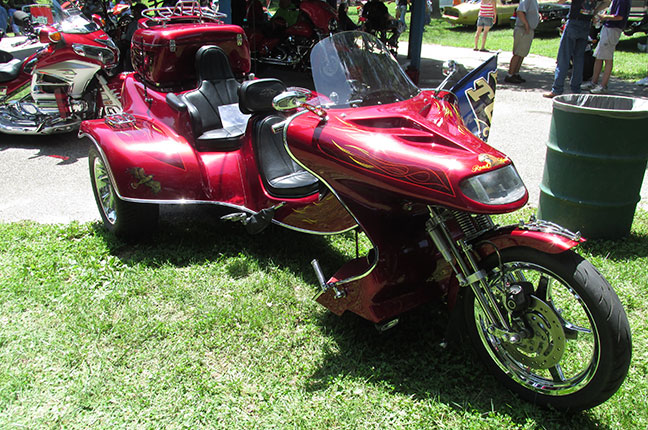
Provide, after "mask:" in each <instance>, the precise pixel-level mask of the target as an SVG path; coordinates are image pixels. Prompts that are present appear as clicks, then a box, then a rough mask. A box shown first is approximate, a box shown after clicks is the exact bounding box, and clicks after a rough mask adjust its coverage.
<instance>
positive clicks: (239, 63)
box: [131, 20, 251, 90]
mask: <svg viewBox="0 0 648 430" xmlns="http://www.w3.org/2000/svg"><path fill="white" fill-rule="evenodd" d="M171 43H173V45H174V46H173V47H171V45H170V44H171ZM204 45H218V46H220V47H221V48H222V49H223V50H224V51H225V53H226V54H227V55H228V57H229V61H230V65H231V67H232V71H233V72H234V74H235V75H237V76H238V77H242V76H244V75H246V74H247V73H249V71H250V66H251V64H250V48H249V45H248V40H247V37H246V36H245V32H244V31H243V29H242V28H241V27H239V26H236V25H226V24H222V23H213V22H206V23H187V24H173V25H168V26H166V27H163V26H160V25H154V24H153V23H152V22H151V21H149V22H148V23H147V21H146V20H140V28H139V29H138V30H137V31H136V32H135V34H134V35H133V41H132V50H131V58H132V60H133V67H134V68H135V70H136V71H137V72H138V73H139V74H140V76H141V77H142V78H143V79H145V80H146V81H147V83H149V84H150V85H153V86H155V87H158V88H165V89H167V90H168V89H169V88H172V89H175V90H182V89H189V88H193V87H194V86H195V83H196V70H195V67H194V59H195V55H196V51H197V50H198V48H200V47H201V46H204Z"/></svg>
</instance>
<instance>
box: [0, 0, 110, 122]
mask: <svg viewBox="0 0 648 430" xmlns="http://www.w3.org/2000/svg"><path fill="white" fill-rule="evenodd" d="M44 6H45V4H40V5H39V7H40V8H43V7H44ZM47 6H48V7H49V13H48V14H47V15H48V16H49V17H51V18H52V22H53V24H52V25H40V26H38V27H36V29H35V30H34V32H33V33H32V34H33V35H36V34H37V37H38V39H39V40H40V41H41V42H42V43H46V44H47V46H46V47H45V48H43V49H42V50H40V51H38V52H36V53H34V54H32V55H31V56H29V57H28V58H26V59H25V60H24V61H20V60H11V61H8V62H3V63H1V64H0V132H3V133H8V134H52V133H63V132H69V131H73V130H75V129H77V128H78V126H79V124H80V123H81V121H82V120H84V119H88V118H96V117H97V116H99V115H100V113H101V112H112V113H114V112H117V111H120V110H121V104H120V102H119V98H118V94H116V93H115V90H116V88H117V87H118V85H119V80H118V78H116V77H114V76H113V73H112V72H113V71H114V68H115V66H116V65H117V63H118V61H119V52H118V50H117V46H116V45H115V43H113V41H112V40H111V39H110V38H109V37H108V35H107V34H106V33H105V32H103V31H102V30H100V29H99V27H98V26H97V25H96V24H95V23H92V22H90V21H88V20H87V19H86V18H85V17H84V16H83V15H82V14H81V11H80V10H79V9H77V8H75V7H68V8H67V9H62V8H61V6H60V5H59V3H58V2H57V1H56V0H51V1H50V2H48V3H47ZM20 13H22V12H20ZM16 14H17V15H18V16H17V19H16V16H14V19H16V22H17V23H18V24H19V25H21V26H22V27H23V28H24V29H26V30H27V31H31V30H29V29H30V28H31V18H30V17H29V15H27V14H22V15H20V14H19V12H16ZM3 58H8V57H6V56H3ZM109 80H111V82H112V83H113V85H112V86H113V88H111V87H110V85H109ZM115 80H116V81H117V84H115Z"/></svg>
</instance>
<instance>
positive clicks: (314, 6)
mask: <svg viewBox="0 0 648 430" xmlns="http://www.w3.org/2000/svg"><path fill="white" fill-rule="evenodd" d="M298 4H299V6H298V8H299V18H298V20H297V23H295V24H294V25H292V26H290V27H288V28H286V29H285V30H283V31H279V32H278V31H277V30H276V29H273V28H272V25H271V24H270V23H269V22H268V21H267V19H266V15H265V13H264V12H263V6H262V5H261V3H260V2H259V0H252V1H251V2H250V4H249V5H248V7H247V13H246V18H245V22H244V26H245V29H246V30H245V31H246V34H247V36H248V39H249V41H250V48H251V51H252V59H253V60H254V61H255V62H257V63H260V64H273V65H278V66H287V67H292V68H295V69H306V68H308V66H309V62H308V60H309V57H310V52H311V50H312V49H313V46H315V44H316V43H317V42H319V41H320V40H322V39H323V38H325V37H326V36H328V35H329V34H331V33H333V32H335V31H337V28H338V22H337V13H336V11H335V9H333V8H332V7H331V6H330V5H329V4H328V3H326V2H324V1H321V0H301V1H299V2H298Z"/></svg>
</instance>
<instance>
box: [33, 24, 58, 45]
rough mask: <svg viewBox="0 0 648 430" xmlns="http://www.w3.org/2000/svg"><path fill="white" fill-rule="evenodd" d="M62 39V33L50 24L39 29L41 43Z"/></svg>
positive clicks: (55, 41) (56, 41)
mask: <svg viewBox="0 0 648 430" xmlns="http://www.w3.org/2000/svg"><path fill="white" fill-rule="evenodd" d="M61 39H62V36H61V33H60V32H59V31H58V30H57V29H55V28H54V27H51V26H49V25H47V26H45V27H41V28H40V30H38V40H39V41H40V43H58V42H60V41H61Z"/></svg>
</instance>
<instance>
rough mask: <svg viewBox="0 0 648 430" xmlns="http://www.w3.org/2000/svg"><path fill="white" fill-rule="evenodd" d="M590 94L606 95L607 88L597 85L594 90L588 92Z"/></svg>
mask: <svg viewBox="0 0 648 430" xmlns="http://www.w3.org/2000/svg"><path fill="white" fill-rule="evenodd" d="M590 93H592V94H607V88H605V87H603V86H601V85H597V86H595V87H594V88H592V89H591V90H590Z"/></svg>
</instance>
